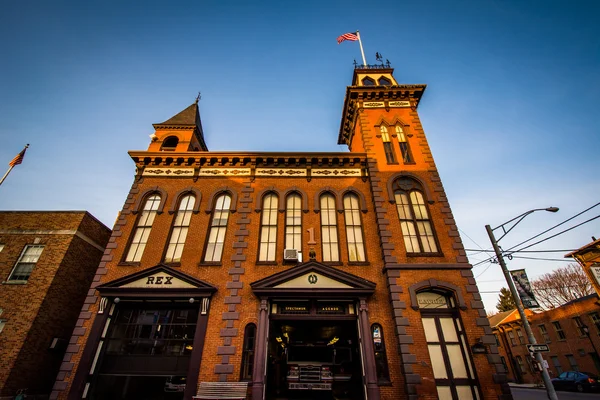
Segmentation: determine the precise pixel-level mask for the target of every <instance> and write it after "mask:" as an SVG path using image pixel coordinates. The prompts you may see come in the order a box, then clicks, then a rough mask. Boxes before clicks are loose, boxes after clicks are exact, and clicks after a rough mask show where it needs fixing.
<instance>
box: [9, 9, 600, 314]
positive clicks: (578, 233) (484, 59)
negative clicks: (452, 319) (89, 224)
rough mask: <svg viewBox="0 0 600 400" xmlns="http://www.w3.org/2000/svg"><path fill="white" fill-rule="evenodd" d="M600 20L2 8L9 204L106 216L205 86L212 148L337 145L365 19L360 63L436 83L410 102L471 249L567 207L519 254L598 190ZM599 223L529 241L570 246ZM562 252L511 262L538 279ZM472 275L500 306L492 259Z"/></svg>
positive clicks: (529, 14)
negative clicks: (510, 226)
mask: <svg viewBox="0 0 600 400" xmlns="http://www.w3.org/2000/svg"><path fill="white" fill-rule="evenodd" d="M598 21H600V2H598V1H584V0H578V1H573V2H566V1H553V0H550V1H541V0H539V1H534V0H531V1H518V0H515V1H508V0H503V1H500V0H478V1H475V0H473V1H461V0H458V1H456V0H455V1H446V0H438V1H433V0H428V1H420V2H407V1H388V2H377V1H370V2H366V1H360V2H357V1H351V0H346V1H312V0H307V1H299V2H297V1H294V2H293V1H254V2H249V1H242V0H238V1H226V0H225V1H188V2H184V1H162V2H159V1H138V2H134V1H129V2H125V1H107V0H104V1H93V0H92V1H85V2H83V1H70V2H66V1H51V2H50V1H20V2H17V1H12V2H4V3H3V5H2V11H1V12H0V37H2V39H1V40H0V54H1V55H2V62H1V63H0V72H1V73H0V117H1V119H2V123H1V124H0V139H1V140H0V143H1V144H0V162H1V163H3V164H1V165H4V166H6V165H7V163H8V162H9V161H10V160H11V159H12V158H13V157H14V156H15V155H16V154H17V153H18V152H19V151H20V150H21V149H22V148H23V146H24V145H25V144H26V143H30V144H31V147H30V149H29V150H28V152H27V155H26V157H25V161H24V162H23V164H22V165H19V166H17V167H16V168H15V169H14V170H13V172H12V173H11V175H10V176H9V177H8V179H7V180H6V182H5V183H4V184H3V185H2V186H1V187H0V209H5V210H14V209H25V210H72V209H78V210H88V211H90V212H91V213H92V214H94V215H95V216H96V217H98V218H99V219H100V220H102V221H103V222H104V223H105V224H106V225H108V226H110V227H112V224H113V222H114V220H115V217H116V215H117V212H118V211H119V210H120V209H121V207H122V205H123V202H124V200H125V197H126V194H127V192H128V190H129V187H130V185H131V182H132V178H133V174H134V169H135V168H134V164H133V162H132V161H131V159H130V158H129V156H128V155H127V151H128V150H144V149H146V148H147V146H148V143H149V135H150V134H151V133H152V132H153V128H152V125H151V124H152V123H157V122H162V121H164V120H166V119H168V118H170V117H171V116H173V115H174V114H176V113H178V112H179V111H181V110H183V109H184V108H186V107H187V106H188V105H190V104H191V103H192V102H193V101H194V99H195V97H196V95H197V92H198V91H201V92H202V100H201V101H200V107H201V115H202V121H203V126H204V131H205V137H206V142H207V145H208V147H209V149H210V150H242V151H244V150H258V151H261V150H262V151H277V150H281V151H346V149H345V148H344V147H342V146H338V145H337V144H336V143H337V135H338V130H339V122H340V116H341V109H342V105H343V100H344V93H345V87H346V86H347V85H348V84H350V80H351V77H352V71H353V64H352V62H353V60H354V59H356V60H357V61H360V51H359V47H358V44H357V43H356V42H344V43H342V44H341V45H337V43H336V40H335V39H336V37H337V36H338V35H340V34H342V33H346V32H352V31H355V30H356V29H358V30H360V32H361V36H362V38H363V44H364V47H365V52H366V54H367V61H368V62H370V63H374V62H375V57H374V55H375V52H380V53H382V54H383V57H384V58H386V59H389V60H390V62H391V63H392V66H393V67H394V68H395V77H396V79H397V80H398V81H399V82H401V83H408V84H412V83H426V84H428V88H427V90H426V92H425V95H424V97H423V100H422V102H421V104H420V107H419V112H420V116H421V119H422V123H423V126H424V129H425V133H426V135H427V137H428V140H429V144H430V146H431V148H432V152H433V155H434V158H435V160H436V162H437V165H438V168H439V170H440V174H441V176H442V179H443V182H444V186H445V189H446V191H447V194H448V197H449V200H450V204H451V206H452V209H453V212H454V215H455V218H456V220H457V222H458V226H459V229H460V230H461V232H462V234H463V236H462V237H463V242H464V243H465V246H466V247H467V248H469V249H478V248H480V247H482V248H484V249H489V248H490V245H489V240H488V238H487V235H486V233H485V229H484V225H485V224H488V223H489V224H491V225H492V226H496V225H499V224H500V223H502V222H504V221H506V220H508V219H510V218H512V217H514V216H516V215H518V214H520V213H522V212H524V211H526V210H529V209H532V208H538V207H548V206H558V207H560V208H561V211H560V212H559V213H556V214H550V213H536V214H535V215H532V216H529V217H528V218H527V219H526V220H525V221H523V223H522V224H521V225H519V227H517V228H516V229H515V230H514V231H513V232H511V233H510V235H509V236H507V237H506V238H505V239H504V240H503V241H502V242H501V244H502V245H503V246H504V247H505V248H509V247H511V246H512V245H514V244H516V243H518V242H520V241H521V240H525V239H527V238H529V237H530V236H532V235H534V234H536V233H538V232H541V231H542V230H544V229H546V228H549V227H551V226H552V225H554V224H556V223H559V222H561V221H563V220H565V219H567V218H569V217H571V216H573V215H575V214H577V213H578V212H580V211H582V210H584V209H586V208H588V207H590V206H593V205H594V204H596V203H598V201H599V198H600V182H599V180H598V149H599V148H600V139H599V135H598V129H599V128H598V127H599V126H600V112H599V111H598V104H600V76H599V71H600V23H599V22H598ZM2 160H4V161H2ZM599 214H600V207H596V208H594V209H592V210H591V211H590V212H587V213H585V214H584V215H582V216H581V217H579V218H577V219H574V220H573V221H571V222H569V223H567V224H565V225H564V226H563V227H570V226H573V225H574V224H576V223H579V222H583V221H584V220H586V219H589V218H592V217H595V216H597V215H599ZM599 228H600V219H598V220H595V221H593V222H591V223H587V224H585V225H582V226H581V227H579V228H576V229H574V230H572V231H571V232H569V233H568V234H564V235H561V236H558V237H557V238H555V239H552V240H549V241H547V242H544V243H542V244H540V245H538V246H536V247H534V248H532V250H539V249H548V250H560V249H565V250H567V249H574V248H578V247H580V246H582V245H584V244H587V243H589V242H590V241H591V236H592V235H595V236H598V237H600V229H599ZM564 253H565V252H558V253H531V254H522V255H523V256H528V257H544V258H551V259H560V258H562V256H563V255H564ZM485 259H486V257H485V256H484V255H483V254H481V253H480V254H474V255H473V256H472V257H471V262H472V263H473V264H476V263H477V262H479V261H481V260H485ZM561 265H563V263H560V262H556V261H539V260H537V261H536V260H528V259H517V258H514V259H513V260H511V261H509V267H510V268H514V269H517V268H526V269H527V271H528V274H529V275H530V277H535V276H537V275H539V274H541V273H544V272H548V271H550V270H552V269H553V268H557V267H559V266H561ZM474 272H475V275H476V276H478V278H477V279H478V282H479V288H480V290H481V291H482V292H484V293H483V297H484V300H485V302H486V307H487V308H488V309H493V308H494V305H495V301H496V298H497V293H495V292H497V291H498V290H499V288H500V287H501V286H502V285H503V277H502V275H501V273H500V272H499V268H498V266H497V265H491V264H490V263H482V264H480V265H477V266H476V267H475V268H474ZM487 292H491V293H487Z"/></svg>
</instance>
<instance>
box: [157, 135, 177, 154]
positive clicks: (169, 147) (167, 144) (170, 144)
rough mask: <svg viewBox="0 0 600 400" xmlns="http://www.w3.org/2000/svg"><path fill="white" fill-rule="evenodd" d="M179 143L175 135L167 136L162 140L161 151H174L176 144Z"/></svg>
mask: <svg viewBox="0 0 600 400" xmlns="http://www.w3.org/2000/svg"><path fill="white" fill-rule="evenodd" d="M178 143H179V139H178V138H177V136H169V137H168V138H166V139H165V140H163V143H162V147H161V148H160V150H161V151H175V148H176V147H177V144H178Z"/></svg>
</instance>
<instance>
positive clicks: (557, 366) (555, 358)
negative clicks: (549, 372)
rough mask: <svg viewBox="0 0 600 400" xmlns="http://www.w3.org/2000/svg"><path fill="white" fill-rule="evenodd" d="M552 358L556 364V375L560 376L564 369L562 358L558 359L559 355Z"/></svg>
mask: <svg viewBox="0 0 600 400" xmlns="http://www.w3.org/2000/svg"><path fill="white" fill-rule="evenodd" d="M550 358H551V359H552V365H554V369H556V375H557V376H558V375H560V374H562V373H563V369H562V366H561V365H560V360H559V359H558V356H551V357H550Z"/></svg>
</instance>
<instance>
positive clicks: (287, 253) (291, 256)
mask: <svg viewBox="0 0 600 400" xmlns="http://www.w3.org/2000/svg"><path fill="white" fill-rule="evenodd" d="M299 253H300V252H299V251H298V250H296V249H285V250H283V260H284V261H298V255H299Z"/></svg>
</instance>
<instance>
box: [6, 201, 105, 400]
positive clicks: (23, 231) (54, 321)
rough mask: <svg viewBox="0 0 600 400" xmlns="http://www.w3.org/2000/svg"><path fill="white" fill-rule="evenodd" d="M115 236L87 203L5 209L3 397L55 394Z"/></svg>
mask: <svg viewBox="0 0 600 400" xmlns="http://www.w3.org/2000/svg"><path fill="white" fill-rule="evenodd" d="M109 237H110V229H109V228H107V227H106V226H104V225H103V224H102V223H101V222H99V221H98V220H97V219H95V218H94V217H93V216H92V215H90V214H89V213H87V212H85V211H14V212H13V211H2V212H0V277H1V279H2V284H1V285H0V398H10V399H12V398H14V396H15V394H16V392H17V391H18V390H19V389H24V388H28V391H27V393H28V394H30V395H40V396H45V398H47V396H48V395H49V394H50V391H51V389H52V386H53V384H54V380H55V379H56V375H57V373H58V371H59V367H60V365H61V362H62V359H63V355H64V352H65V350H66V349H67V346H68V345H69V339H70V337H71V334H72V332H73V328H74V327H75V326H76V325H80V324H81V322H82V320H78V316H79V313H80V311H81V305H82V304H83V302H84V300H85V298H86V295H87V292H88V290H89V286H90V285H91V283H92V279H93V277H94V274H95V271H96V268H97V266H98V262H100V258H101V257H102V253H103V251H104V247H105V245H106V243H107V242H108V238H109ZM78 321H79V322H78ZM72 348H73V347H72V346H69V349H72Z"/></svg>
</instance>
